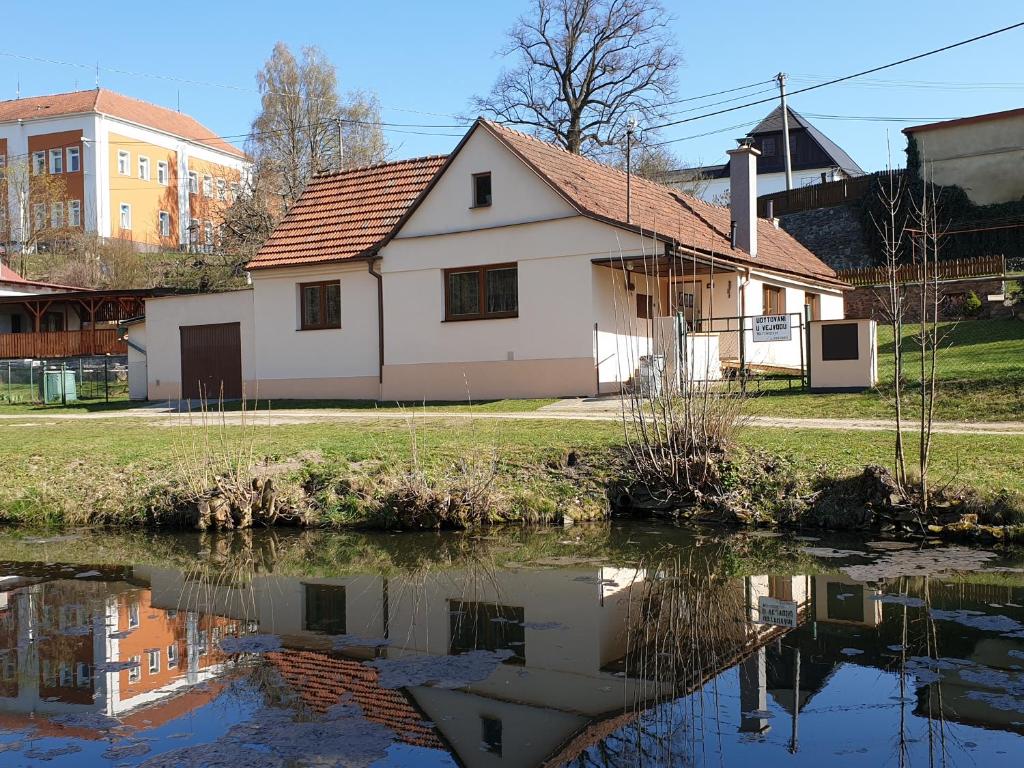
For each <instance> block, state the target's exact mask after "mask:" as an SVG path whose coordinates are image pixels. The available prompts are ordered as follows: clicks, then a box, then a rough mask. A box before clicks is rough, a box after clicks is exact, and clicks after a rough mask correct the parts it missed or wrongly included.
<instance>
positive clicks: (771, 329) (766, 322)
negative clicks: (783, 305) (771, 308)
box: [754, 315, 793, 341]
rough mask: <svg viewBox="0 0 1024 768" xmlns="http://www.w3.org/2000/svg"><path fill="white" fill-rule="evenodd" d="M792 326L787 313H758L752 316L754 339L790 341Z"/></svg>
mask: <svg viewBox="0 0 1024 768" xmlns="http://www.w3.org/2000/svg"><path fill="white" fill-rule="evenodd" d="M792 338H793V326H792V324H791V323H790V317H789V315H758V316H757V317H755V318H754V341H791V340H792Z"/></svg>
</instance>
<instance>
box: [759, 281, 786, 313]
mask: <svg viewBox="0 0 1024 768" xmlns="http://www.w3.org/2000/svg"><path fill="white" fill-rule="evenodd" d="M785 311H786V291H785V289H783V288H778V287H776V286H774V285H766V286H764V304H763V310H762V312H761V314H763V315H781V314H784V313H785Z"/></svg>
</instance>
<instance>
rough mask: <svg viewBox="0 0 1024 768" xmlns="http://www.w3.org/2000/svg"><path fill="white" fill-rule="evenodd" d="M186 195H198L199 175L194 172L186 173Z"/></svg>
mask: <svg viewBox="0 0 1024 768" xmlns="http://www.w3.org/2000/svg"><path fill="white" fill-rule="evenodd" d="M188 193H189V194H190V195H198V194H199V174H198V173H196V172H195V171H189V172H188Z"/></svg>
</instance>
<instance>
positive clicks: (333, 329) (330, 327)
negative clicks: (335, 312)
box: [295, 325, 341, 333]
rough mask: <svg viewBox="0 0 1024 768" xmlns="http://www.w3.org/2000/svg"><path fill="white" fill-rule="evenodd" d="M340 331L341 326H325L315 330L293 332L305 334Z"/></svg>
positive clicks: (306, 329)
mask: <svg viewBox="0 0 1024 768" xmlns="http://www.w3.org/2000/svg"><path fill="white" fill-rule="evenodd" d="M340 330H341V326H340V325H325V326H323V327H320V326H318V327H316V328H296V329H295V332H296V333H307V332H309V331H340Z"/></svg>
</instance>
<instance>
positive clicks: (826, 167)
mask: <svg viewBox="0 0 1024 768" xmlns="http://www.w3.org/2000/svg"><path fill="white" fill-rule="evenodd" d="M747 136H748V137H749V138H750V139H752V140H753V143H754V146H755V147H757V148H758V149H759V150H760V151H761V156H760V157H759V158H758V159H757V187H758V190H759V193H760V194H762V195H764V194H769V193H771V192H781V191H783V190H785V189H786V165H785V158H784V156H783V150H784V147H785V144H784V143H783V138H782V107H776V108H775V109H773V110H772V111H771V113H770V114H769V115H768V116H767V117H765V119H764V120H762V121H761V122H760V123H758V124H757V125H756V126H755V127H754V129H753V130H751V131H750V132H749V133H748V134H747ZM789 146H790V165H791V168H792V170H793V186H794V187H806V186H808V185H810V184H821V183H822V182H826V181H839V180H840V179H848V178H850V177H853V176H862V175H863V174H864V171H863V170H861V167H860V166H859V165H857V163H855V162H854V161H853V158H851V157H850V156H849V155H848V154H846V152H845V151H844V150H843V149H842V147H840V146H839V145H838V144H836V143H835V142H834V141H832V140H831V139H830V138H829V137H828V136H826V135H825V134H823V133H822V132H821V131H819V130H818V129H817V128H815V127H814V125H813V124H812V123H811V122H810V121H809V120H808V119H807V118H805V117H803V116H802V115H799V114H797V113H796V112H795V111H793V110H792V109H790V110H789ZM729 170H730V169H729V163H723V164H722V165H706V166H701V167H697V168H681V169H679V170H677V171H672V172H671V173H670V175H669V177H668V178H667V179H666V182H667V183H669V184H671V185H673V186H677V187H681V188H683V189H696V190H697V191H698V194H699V195H700V196H701V197H702V198H703V199H704V200H708V201H715V200H721V199H722V198H723V197H726V198H727V197H728V195H729Z"/></svg>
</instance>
